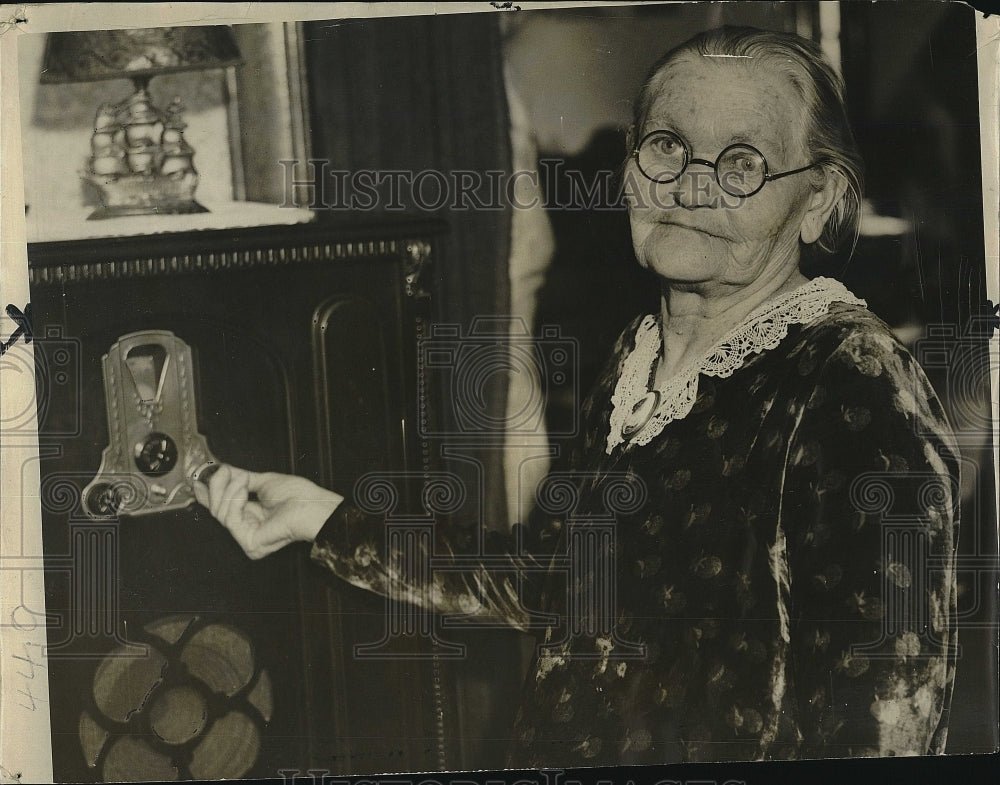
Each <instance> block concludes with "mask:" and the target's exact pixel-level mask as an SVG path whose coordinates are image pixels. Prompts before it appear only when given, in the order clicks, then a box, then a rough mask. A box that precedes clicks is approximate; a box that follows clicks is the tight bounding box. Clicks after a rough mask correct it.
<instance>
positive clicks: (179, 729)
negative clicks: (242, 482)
mask: <svg viewBox="0 0 1000 785" xmlns="http://www.w3.org/2000/svg"><path fill="white" fill-rule="evenodd" d="M440 228H441V227H440V226H438V225H427V224H425V225H406V226H399V225H393V226H370V227H360V228H352V229H349V230H346V229H342V228H341V229H337V230H335V231H332V230H329V229H326V228H324V227H323V226H317V225H309V226H294V227H264V228H253V229H241V230H223V231H207V232H196V233H183V234H163V235H152V236H144V237H130V238H113V239H107V240H88V241H77V242H59V243H40V244H34V245H30V246H29V259H30V265H29V266H30V279H31V298H32V308H33V323H34V326H35V335H36V341H37V342H36V357H37V358H38V359H39V367H40V368H41V369H43V371H42V372H41V373H40V374H39V377H38V378H39V389H38V393H39V402H40V406H39V417H40V420H39V438H40V470H41V486H40V487H41V490H40V493H41V501H42V519H43V540H44V548H45V553H46V602H47V611H48V613H49V614H50V627H49V633H48V636H49V646H50V651H49V658H50V659H49V667H50V673H49V676H50V686H51V695H52V704H51V714H52V740H53V749H54V752H53V758H54V760H53V763H54V772H55V777H56V779H57V780H61V781H84V780H94V779H102V778H119V777H120V778H125V776H133V775H135V776H142V778H144V779H164V778H173V777H181V778H184V777H186V776H195V777H197V778H200V779H213V778H218V777H233V776H248V777H277V776H280V775H279V771H281V770H299V771H302V772H305V771H306V770H307V769H309V768H313V769H325V770H327V771H330V772H332V773H337V772H340V773H343V772H376V771H377V772H389V771H428V770H436V769H441V768H446V767H448V766H449V765H454V763H453V757H452V750H451V743H452V741H451V740H452V739H454V737H455V732H454V728H451V727H450V726H449V723H451V722H454V711H452V709H451V707H452V705H453V696H452V693H451V689H450V682H449V679H448V678H447V674H446V673H445V672H443V671H442V669H441V663H440V662H439V660H438V659H437V658H436V657H435V653H434V645H433V644H423V643H422V644H421V645H424V646H425V648H424V652H423V653H424V654H425V655H426V656H425V657H424V658H422V659H413V658H408V659H379V660H372V659H364V658H360V659H359V658H358V657H356V656H355V652H354V647H355V645H358V644H364V643H374V642H377V641H378V640H380V638H381V637H382V636H383V634H384V626H385V623H386V622H385V613H384V609H385V603H384V600H382V599H381V598H378V597H374V596H371V595H367V594H365V593H363V592H361V591H360V590H357V589H354V588H352V587H349V586H347V585H346V584H343V583H341V582H340V581H338V580H337V579H336V578H334V577H333V576H332V575H330V574H328V573H327V572H325V571H324V570H323V569H321V568H320V567H318V566H317V565H315V564H313V563H311V562H310V561H309V559H308V548H307V547H306V546H304V545H302V546H293V547H290V548H286V549H285V550H283V551H281V552H279V553H277V554H274V555H272V556H270V557H267V558H265V559H263V560H261V561H257V562H252V561H250V560H249V559H247V558H246V557H245V556H244V555H243V553H242V552H241V551H240V550H239V548H238V547H237V546H236V545H235V543H234V542H233V541H232V540H231V538H230V537H229V535H228V533H227V532H226V531H225V530H223V529H222V527H221V526H219V525H218V524H217V523H216V522H215V521H214V520H213V519H212V518H211V517H210V516H209V515H208V513H207V511H205V510H204V509H203V508H201V507H200V506H198V505H196V504H193V505H191V506H189V507H186V508H184V509H181V510H177V511H172V512H158V513H155V514H148V515H142V516H135V517H133V516H127V515H122V516H120V517H117V518H109V519H105V520H100V521H95V520H92V519H90V518H88V517H87V516H86V515H85V514H84V512H83V509H82V507H81V499H80V492H81V491H82V489H83V488H84V486H86V484H87V483H88V482H89V481H90V480H91V479H93V477H94V475H95V474H96V472H97V469H98V466H99V464H100V460H101V451H102V449H103V448H104V447H105V446H106V445H107V444H108V430H107V417H106V412H105V399H104V391H103V382H102V372H101V357H102V355H103V354H105V353H106V352H107V351H108V349H109V348H110V347H111V346H112V344H113V343H114V342H115V341H116V340H117V339H118V338H119V337H120V336H122V335H125V334H128V333H131V332H135V331H139V330H150V329H158V330H169V331H170V332H172V333H173V334H174V335H176V336H178V337H179V338H180V339H181V340H183V341H184V342H186V343H187V344H188V345H189V346H190V347H191V349H192V359H193V366H194V368H193V374H194V379H195V390H196V393H197V396H196V397H197V408H198V411H197V422H198V430H199V431H200V432H201V433H202V434H204V435H205V437H206V438H207V441H208V444H209V447H210V449H211V451H212V452H213V453H214V455H215V456H216V457H217V458H219V459H220V460H222V461H225V462H230V463H233V464H236V465H239V466H244V467H247V468H250V469H254V470H258V471H264V470H270V471H280V472H291V473H295V474H299V475H303V476H305V477H309V478H311V479H313V480H315V481H317V482H319V483H320V484H322V485H325V486H327V487H331V488H334V489H337V490H340V491H344V490H345V489H349V488H350V487H351V485H352V484H353V483H354V481H355V480H356V479H357V478H358V477H359V476H360V475H362V474H363V473H365V472H369V471H374V470H393V471H396V470H398V471H401V472H406V473H407V476H414V477H416V478H418V480H419V476H420V472H421V471H427V470H428V461H429V458H428V456H429V451H428V449H427V446H426V445H425V444H424V445H422V443H421V441H420V439H419V438H418V437H419V434H418V433H417V429H416V428H415V424H416V422H417V415H418V405H419V403H418V396H417V394H416V393H417V375H416V371H417V369H416V363H417V341H418V338H419V336H420V335H421V334H422V333H423V331H424V330H425V329H426V324H427V320H428V313H429V297H428V293H427V290H426V286H425V284H426V278H427V275H428V273H427V270H428V267H429V265H430V262H431V259H432V257H433V255H434V251H435V247H436V242H437V237H438V236H439V233H440ZM404 495H407V494H404ZM409 496H410V499H409V500H404V502H403V503H404V504H406V503H409V502H410V501H412V498H413V497H412V494H410V495H409ZM143 651H144V652H145V654H144V655H143V656H133V655H136V654H141V653H142V652H143ZM117 655H129V656H117ZM95 684H96V686H95ZM206 685H207V686H206ZM109 715H112V716H109ZM237 715H240V716H237Z"/></svg>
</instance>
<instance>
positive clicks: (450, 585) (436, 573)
mask: <svg viewBox="0 0 1000 785" xmlns="http://www.w3.org/2000/svg"><path fill="white" fill-rule="evenodd" d="M641 319H642V317H641V316H639V317H637V318H635V319H634V320H632V322H630V323H629V325H627V326H626V328H625V329H624V330H623V331H622V332H621V334H620V335H619V337H618V339H617V341H616V342H615V344H614V347H613V349H612V352H611V356H610V358H609V359H608V362H607V363H606V364H605V367H604V370H603V372H602V373H601V375H600V377H599V379H598V381H597V384H596V385H595V386H594V388H593V390H592V391H591V392H590V395H589V396H588V398H587V400H586V401H585V402H584V404H583V406H582V407H581V412H582V414H581V425H582V428H581V431H582V432H583V439H582V440H579V443H578V444H576V445H575V446H574V449H573V450H572V456H573V457H572V459H571V461H570V468H571V469H573V468H579V467H580V466H581V465H583V463H584V462H585V461H586V460H587V454H588V453H592V452H594V451H595V450H598V449H599V448H600V449H603V447H601V445H603V442H604V439H606V438H607V418H608V412H607V408H608V402H609V401H610V397H611V392H610V390H611V387H612V386H613V384H614V382H615V380H616V379H617V374H618V372H619V368H620V364H621V360H622V358H623V357H624V356H625V355H626V354H627V353H628V352H629V351H630V350H631V347H632V346H633V345H634V337H635V331H636V328H637V327H638V324H639V322H640V321H641ZM429 528H430V530H431V531H430V532H429V535H430V536H428V534H424V535H423V536H421V533H420V532H418V531H416V529H414V530H413V531H411V532H410V534H409V536H406V535H404V534H403V532H401V531H400V532H397V536H394V535H393V533H392V532H391V531H390V527H388V526H387V524H386V521H385V519H384V518H381V517H378V516H374V515H369V514H367V513H366V512H364V511H363V510H362V509H360V508H359V507H358V506H357V505H355V504H352V503H351V502H350V501H344V502H342V503H341V504H340V506H339V507H337V509H336V510H335V511H334V513H333V515H331V516H330V518H329V519H328V520H327V521H326V523H325V524H324V526H323V528H322V529H321V530H320V532H319V534H318V536H317V537H316V540H315V542H314V544H313V547H312V552H311V557H312V558H313V560H315V561H317V562H319V563H320V564H322V565H324V566H326V567H327V568H328V569H330V570H331V571H332V572H333V573H334V574H336V575H337V576H338V577H340V578H342V579H343V580H345V581H347V582H348V583H350V584H352V585H354V586H358V587H360V588H362V589H367V590H369V591H372V592H375V593H376V594H381V595H384V596H387V597H389V598H391V599H394V600H397V601H399V602H405V603H408V604H410V605H414V606H417V607H418V608H422V609H424V610H426V611H428V612H433V613H444V614H461V615H466V614H475V615H477V616H478V617H480V619H481V620H483V621H489V622H491V623H501V624H506V625H509V626H512V627H515V628H517V629H520V630H528V629H529V628H530V627H531V626H532V622H533V619H534V618H535V614H536V613H537V611H538V610H539V609H542V607H541V606H543V605H544V604H545V603H546V600H545V598H544V591H545V590H547V589H548V588H550V587H549V586H548V585H547V582H546V580H545V578H546V573H547V570H548V568H549V566H550V564H551V561H552V558H553V555H554V554H555V553H556V552H557V549H558V548H559V547H560V545H561V543H562V539H561V532H562V522H561V521H560V520H558V519H554V518H552V517H550V516H546V515H545V514H543V513H540V512H539V511H537V510H536V514H535V515H533V516H532V520H531V521H530V522H528V523H527V524H526V525H521V524H517V525H515V526H514V527H512V529H511V532H510V533H509V534H501V533H500V532H497V531H493V530H490V529H484V530H483V531H482V535H483V538H484V540H483V548H482V549H481V552H480V554H477V555H463V553H462V551H463V549H462V548H459V547H456V545H455V543H457V542H460V541H461V540H463V539H466V538H465V537H462V536H458V532H457V529H456V530H452V531H451V532H449V530H448V528H447V527H445V526H443V525H440V526H438V525H432V526H430V527H429ZM482 554H489V555H488V556H485V557H484V556H482ZM554 590H555V591H558V590H559V588H558V587H554Z"/></svg>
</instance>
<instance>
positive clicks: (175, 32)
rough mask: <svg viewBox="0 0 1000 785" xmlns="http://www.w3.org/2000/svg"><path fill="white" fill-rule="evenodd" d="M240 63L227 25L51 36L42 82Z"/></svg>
mask: <svg viewBox="0 0 1000 785" xmlns="http://www.w3.org/2000/svg"><path fill="white" fill-rule="evenodd" d="M241 62H242V60H241V59H240V51H239V48H238V47H237V46H236V39H235V37H234V36H233V31H232V29H231V28H229V27H228V26H226V25H213V26H209V27H150V28H139V29H135V30H85V31H74V32H65V33H49V36H48V40H47V41H46V46H45V60H44V66H43V69H42V76H41V82H42V83H43V84H52V83H57V82H90V81H96V80H100V79H120V78H123V77H125V78H130V79H137V78H138V79H141V78H148V77H151V76H156V75H157V74H167V73H173V72H176V71H192V70H198V69H207V68H224V67H226V66H230V65H238V64H239V63H241Z"/></svg>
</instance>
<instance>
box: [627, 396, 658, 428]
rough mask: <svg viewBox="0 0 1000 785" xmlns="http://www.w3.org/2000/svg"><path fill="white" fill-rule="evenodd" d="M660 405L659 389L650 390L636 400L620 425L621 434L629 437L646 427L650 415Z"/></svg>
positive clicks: (650, 417) (651, 415)
mask: <svg viewBox="0 0 1000 785" xmlns="http://www.w3.org/2000/svg"><path fill="white" fill-rule="evenodd" d="M659 405H660V392H659V390H650V391H649V392H648V393H646V394H645V395H644V396H642V398H640V399H639V400H638V401H636V403H635V405H634V406H633V407H632V411H630V412H629V413H628V416H627V417H626V418H625V423H624V424H623V425H622V436H623V437H624V438H626V439H631V438H632V437H633V436H635V435H636V434H637V433H639V431H641V430H642V429H643V428H645V427H646V423H648V422H649V421H650V420H651V419H652V417H653V413H654V412H655V411H656V409H657V408H658V407H659Z"/></svg>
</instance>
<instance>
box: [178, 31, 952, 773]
mask: <svg viewBox="0 0 1000 785" xmlns="http://www.w3.org/2000/svg"><path fill="white" fill-rule="evenodd" d="M630 146H631V148H632V149H631V153H630V156H629V158H628V161H627V164H626V167H625V170H624V179H625V183H626V189H627V194H628V203H629V215H630V220H631V227H632V239H633V243H634V247H635V253H636V256H637V258H638V260H639V263H640V264H642V265H643V266H644V267H647V268H648V269H650V270H651V271H653V272H654V273H655V274H656V275H657V277H658V278H659V281H660V286H661V292H662V296H661V306H660V310H659V312H658V313H654V314H649V315H646V316H642V317H640V318H637V319H636V320H635V321H634V322H633V323H632V324H630V325H629V326H628V327H627V328H626V329H625V330H624V332H623V333H622V334H621V337H620V338H619V340H618V342H617V345H616V346H615V348H614V351H613V355H612V356H611V358H610V359H609V361H608V363H607V366H606V369H605V371H604V373H603V375H602V376H601V378H600V380H599V382H598V384H597V386H596V388H595V389H594V391H593V392H592V394H591V395H590V397H589V399H588V400H587V402H586V404H585V406H584V409H583V433H584V438H583V440H582V443H581V444H580V446H579V449H578V450H577V451H576V454H575V457H574V459H573V468H574V470H575V471H576V473H577V474H576V476H577V477H578V489H577V491H578V494H579V499H578V503H577V508H576V510H575V511H574V516H575V517H574V520H575V521H577V523H576V524H574V525H576V526H580V525H581V524H580V523H579V522H580V521H585V520H586V519H587V516H588V515H592V514H597V515H601V514H604V513H605V512H606V510H605V504H606V503H607V499H608V496H607V493H606V491H607V487H606V486H607V484H608V483H609V482H612V480H613V478H615V477H628V478H632V479H633V481H634V482H635V484H636V487H638V488H639V489H640V490H641V495H640V496H638V497H636V498H637V499H638V502H637V503H635V504H632V506H631V507H628V508H627V509H625V510H624V511H622V512H620V513H619V515H618V516H617V520H616V545H615V546H614V548H613V550H609V549H608V548H605V549H604V550H603V551H601V550H600V549H598V550H597V551H596V552H595V553H596V554H597V555H596V556H593V557H592V558H590V561H589V562H588V564H587V565H586V566H585V567H584V568H582V571H577V572H575V573H574V572H573V571H572V569H571V570H570V574H571V575H573V576H574V578H573V580H570V581H567V579H566V575H565V572H561V573H558V574H556V573H555V572H552V573H551V574H550V576H549V580H547V581H546V586H545V590H544V592H543V594H542V606H541V610H543V611H545V612H548V613H550V614H552V615H554V616H555V617H557V618H558V619H559V622H558V623H553V624H552V625H550V626H549V627H547V628H545V629H544V631H543V633H542V635H543V643H544V644H546V645H543V646H541V647H540V648H539V653H538V655H537V656H536V658H535V661H534V663H533V665H532V667H531V669H530V671H529V674H528V676H527V680H526V683H525V686H524V690H523V694H522V698H521V705H520V710H519V712H518V716H517V720H516V728H515V733H514V739H513V743H512V750H511V754H510V758H509V760H510V763H511V765H514V766H523V767H529V766H532V767H537V766H546V765H548V766H552V765H558V766H574V765H603V764H613V763H663V762H672V761H694V760H701V761H706V760H751V759H761V758H763V759H775V758H777V759H783V758H810V757H822V756H861V755H903V754H925V753H940V752H942V751H943V749H944V745H945V738H946V733H947V722H948V711H949V704H950V697H951V691H952V683H953V677H954V664H955V656H956V639H955V627H954V619H953V613H954V607H955V584H954V579H955V576H954V553H955V544H956V535H957V520H958V519H957V508H956V505H957V488H958V456H957V453H956V450H955V448H954V446H953V443H952V438H951V435H950V433H949V429H948V426H947V424H946V421H945V416H944V414H943V412H942V409H941V406H940V404H939V402H938V400H937V398H936V397H935V395H934V392H933V391H932V389H931V387H930V386H929V384H928V382H927V380H926V378H925V377H924V375H923V373H922V372H921V370H920V368H919V367H918V365H917V363H916V362H915V361H914V359H913V358H912V357H911V356H910V354H908V353H907V351H906V350H905V349H904V348H903V347H902V346H901V345H900V344H899V343H898V342H897V341H896V340H895V338H894V337H893V335H892V333H891V332H890V331H889V329H888V328H887V327H886V325H885V324H883V323H882V322H881V321H880V320H879V319H878V318H876V317H875V316H874V315H872V314H871V313H870V312H869V311H868V310H866V307H865V303H864V301H862V300H860V299H858V298H857V297H855V296H854V295H853V294H851V293H850V292H849V291H848V290H847V289H846V288H845V287H844V286H843V285H842V284H840V283H838V282H836V281H833V280H830V279H828V278H814V279H812V280H808V279H806V278H805V277H804V276H803V274H802V273H801V272H800V270H799V263H800V255H801V252H802V249H803V246H806V245H809V244H816V245H817V246H818V247H819V248H821V249H824V250H827V251H830V250H833V249H834V248H835V246H836V245H837V244H838V243H840V242H842V241H845V240H846V241H848V242H852V241H853V240H854V239H855V238H856V236H857V231H858V229H857V226H858V220H859V203H860V180H861V177H860V171H859V170H860V161H859V157H858V154H857V151H856V149H855V145H854V142H853V138H852V135H851V132H850V130H849V128H848V125H847V121H846V115H845V108H844V102H843V95H842V86H841V83H840V80H839V78H838V77H837V76H836V74H835V72H834V71H833V70H832V69H831V68H830V67H829V66H828V65H827V64H826V63H825V62H823V59H822V55H821V53H820V51H819V50H818V48H817V47H816V46H815V45H813V44H812V43H810V42H809V41H806V40H802V39H800V38H797V37H795V36H790V35H785V34H779V33H773V32H763V31H759V30H751V29H744V28H736V29H734V28H722V29H718V30H713V31H710V32H707V33H704V34H701V35H698V36H696V37H695V38H693V39H691V40H690V41H688V42H686V43H684V44H682V45H680V46H678V47H677V48H675V49H673V50H672V51H670V52H669V53H668V54H667V55H666V56H665V57H664V58H663V59H662V60H661V61H660V62H659V63H658V64H657V65H656V66H655V67H654V69H653V70H652V72H651V75H650V77H649V79H648V81H647V82H646V84H645V86H644V87H643V89H642V92H641V93H640V95H639V97H638V100H637V102H636V111H635V117H634V125H633V127H632V129H631V141H630ZM197 492H198V495H199V496H198V498H199V500H200V501H201V502H202V503H203V504H205V505H207V506H208V507H209V508H210V509H211V511H212V513H213V514H214V515H215V516H216V517H217V518H218V519H219V520H220V521H221V522H222V523H223V524H224V525H225V526H226V527H227V528H229V530H230V531H231V532H232V533H233V535H234V537H235V538H236V539H237V541H238V542H239V543H240V545H241V546H242V547H243V548H244V550H245V551H246V552H247V553H248V555H250V556H251V557H253V558H256V557H260V556H264V555H266V554H267V553H269V552H271V551H273V550H275V549H277V548H279V547H282V546H283V545H285V544H286V543H289V542H293V541H296V540H306V541H311V542H314V545H313V551H312V553H313V556H314V558H315V559H317V560H319V561H320V562H322V563H323V564H326V565H328V566H329V568H330V569H331V570H333V571H334V572H335V573H336V574H338V575H340V576H341V577H343V578H345V579H346V580H348V581H350V582H351V583H353V584H356V585H359V586H363V587H367V588H370V589H372V590H374V591H379V592H383V593H386V592H390V591H392V592H396V596H406V597H409V598H410V599H411V600H412V601H413V602H418V603H423V604H425V605H428V606H430V607H432V608H433V609H434V610H436V611H441V612H464V611H467V610H468V609H469V607H470V606H485V609H486V610H488V611H492V612H493V614H494V615H496V616H499V617H501V618H503V619H504V620H506V621H507V622H508V623H509V624H511V625H514V626H518V627H527V626H528V622H529V618H528V611H527V610H526V609H525V607H524V604H522V602H519V601H518V597H519V595H518V586H519V584H518V583H517V574H516V572H517V571H516V569H514V567H515V566H517V565H521V566H523V565H524V564H525V563H526V562H525V561H524V560H522V559H521V557H520V555H519V552H518V555H512V556H511V557H510V563H511V566H512V569H511V570H510V571H503V573H502V574H501V573H500V572H496V571H494V572H493V573H492V574H488V573H486V572H485V571H484V572H483V573H473V574H470V575H464V576H463V575H457V574H455V573H451V572H446V571H445V572H442V573H441V574H436V575H435V577H434V578H433V585H432V586H430V587H421V586H417V585H414V584H411V583H409V582H408V577H407V575H406V573H405V570H404V569H403V566H402V565H403V564H404V563H405V560H404V558H403V555H402V554H399V553H387V552H386V545H385V541H386V538H385V537H384V522H383V521H380V520H378V519H376V518H374V517H371V516H368V515H366V514H364V513H363V512H362V511H361V510H360V509H359V508H358V507H356V506H354V505H353V504H352V503H351V502H349V501H346V500H344V499H343V498H342V497H341V496H340V495H338V494H336V493H334V492H332V491H328V490H324V489H321V488H318V487H317V486H315V485H313V484H312V483H311V482H308V481H307V480H303V479H300V478H293V477H288V476H285V475H278V474H252V473H248V472H245V471H242V470H238V469H235V468H232V467H228V466H227V467H223V468H222V469H221V470H219V471H218V472H217V473H216V474H215V476H214V477H212V478H211V480H210V483H209V488H208V489H205V488H204V487H199V489H198V491H197ZM251 493H255V494H256V495H257V499H256V500H250V497H249V494H251ZM568 521H569V519H567V520H565V521H561V520H552V521H550V522H549V524H548V525H547V526H546V527H544V528H543V529H542V530H541V532H540V533H539V532H535V534H534V536H533V537H527V538H521V539H525V540H526V541H530V542H533V543H534V544H535V545H545V544H546V543H547V544H548V545H549V551H550V552H552V553H555V554H557V555H558V553H560V552H561V553H565V552H566V548H567V546H566V544H565V542H561V540H560V538H562V539H563V540H564V539H565V537H566V531H567V530H568V529H570V528H571V527H570V526H569V525H567V523H568ZM512 550H513V549H512ZM602 557H610V558H613V562H612V570H611V572H612V580H611V585H612V586H613V590H609V591H608V592H607V593H606V595H605V596H607V597H609V598H610V599H611V602H612V603H613V605H612V607H610V608H606V609H604V611H603V613H604V614H605V616H608V617H610V620H609V619H605V622H607V623H606V624H605V626H604V627H601V623H600V620H599V619H598V620H596V621H595V619H593V618H589V619H588V618H587V617H586V614H587V613H591V614H594V613H596V614H598V615H599V614H600V613H601V612H602V610H601V609H600V608H597V609H596V610H594V609H590V610H589V611H587V610H586V609H584V610H583V611H581V610H580V607H581V603H580V601H579V597H580V596H582V595H581V593H583V594H586V595H587V596H588V597H591V598H593V597H594V596H597V595H596V594H595V592H594V588H593V585H594V582H595V581H601V580H605V579H607V573H605V572H602V571H601V566H600V563H599V562H600V559H601V558H602ZM555 563H556V562H555V561H553V562H552V564H555ZM588 592H589V594H588ZM574 594H575V595H576V597H577V599H576V600H574ZM574 609H575V610H574ZM536 610H537V609H536ZM571 611H572V612H573V613H577V614H578V616H579V614H580V613H582V614H583V617H578V618H576V619H575V620H573V619H571V620H570V621H572V622H573V624H572V625H567V613H570V612H571ZM581 618H582V621H581ZM588 625H589V626H588ZM567 626H576V627H577V628H579V629H578V630H577V632H579V630H580V629H583V630H586V629H591V630H594V629H597V630H598V632H599V633H600V630H610V632H608V634H596V635H591V636H589V637H588V636H587V635H584V634H571V633H570V632H569V631H567Z"/></svg>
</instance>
